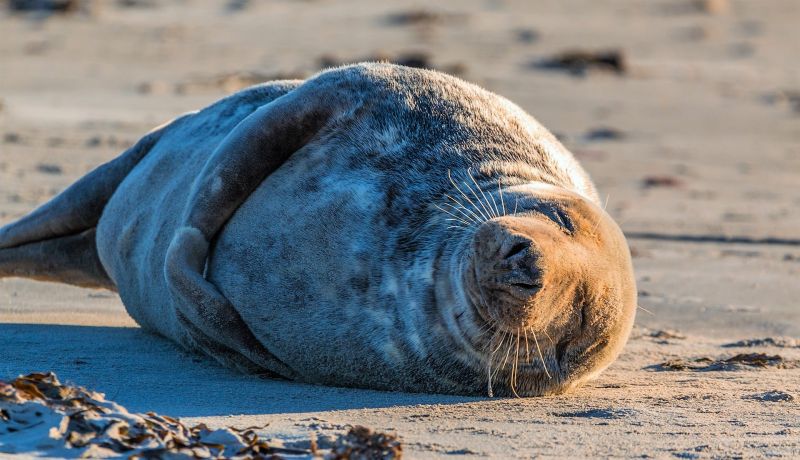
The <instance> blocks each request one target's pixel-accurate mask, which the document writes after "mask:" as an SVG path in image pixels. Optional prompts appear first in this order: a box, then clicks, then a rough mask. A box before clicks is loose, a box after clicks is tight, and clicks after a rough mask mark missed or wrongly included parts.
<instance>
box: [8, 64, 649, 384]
mask: <svg viewBox="0 0 800 460" xmlns="http://www.w3.org/2000/svg"><path fill="white" fill-rule="evenodd" d="M0 276H25V277H30V278H34V279H43V280H49V281H60V282H65V283H71V284H75V285H79V286H88V287H103V288H109V289H114V290H116V291H117V292H119V295H120V297H121V299H122V301H123V303H124V304H125V306H126V308H127V310H128V312H129V313H130V315H131V316H132V317H133V318H134V319H135V320H136V321H137V322H138V323H139V324H140V325H141V326H142V327H143V328H145V329H147V330H150V331H154V332H157V333H159V334H161V335H163V336H165V337H167V338H169V339H171V340H173V341H175V342H176V343H178V344H180V345H181V346H183V347H185V348H187V349H190V350H196V351H200V352H202V353H205V354H207V355H209V356H211V357H213V358H214V359H216V360H217V361H219V362H220V363H223V364H225V365H227V366H230V367H233V368H236V369H239V370H241V371H243V372H248V373H258V374H264V375H269V376H275V377H283V378H288V379H294V380H298V381H304V382H312V383H317V384H325V385H338V386H348V387H365V388H374V389H381V390H398V391H413V392H436V393H452V394H471V395H479V394H489V395H490V396H491V395H504V396H507V395H518V396H533V395H545V394H555V393H561V392H564V391H567V390H569V389H571V388H574V387H576V386H577V385H579V384H580V383H581V382H584V381H586V380H588V379H590V378H592V377H594V376H596V375H597V374H598V373H599V372H600V371H602V370H603V369H604V368H605V367H606V366H608V365H609V364H610V363H611V362H612V361H613V360H614V359H615V358H616V356H617V355H618V353H619V352H620V350H621V348H622V347H623V345H624V343H625V342H626V340H627V337H628V335H629V332H630V329H631V327H632V323H633V318H634V314H635V308H636V307H635V306H636V288H635V282H634V277H633V270H632V266H631V260H630V253H629V250H628V247H627V243H626V241H625V238H624V236H623V234H622V232H621V231H620V229H619V227H618V226H617V225H616V224H615V223H614V222H613V220H612V219H611V218H610V216H609V215H608V214H607V213H606V212H605V211H604V210H603V208H602V207H601V206H600V205H599V200H598V196H597V192H596V190H595V187H594V185H593V184H592V182H591V180H590V179H589V177H588V176H587V174H586V173H585V172H584V171H583V169H581V167H580V166H579V164H578V163H577V162H576V161H575V159H574V158H573V157H572V155H571V154H570V153H569V152H568V151H567V150H566V149H565V148H564V147H563V146H562V145H561V144H560V143H559V142H558V141H557V140H556V139H555V138H554V137H553V136H552V135H551V134H550V133H549V132H548V131H547V130H546V129H544V128H543V127H542V126H541V125H540V124H539V123H538V122H536V121H535V120H534V119H533V118H532V117H531V116H529V115H528V114H526V113H525V112H524V111H523V110H521V109H520V108H518V107H517V106H516V105H514V104H512V103H511V102H509V101H508V100H506V99H504V98H502V97H500V96H497V95H495V94H492V93H490V92H488V91H485V90H483V89H481V88H479V87H477V86H474V85H472V84H469V83H466V82H464V81H461V80H459V79H456V78H454V77H451V76H448V75H445V74H442V73H438V72H433V71H427V70H420V69H411V68H406V67H401V66H394V65H389V64H377V63H365V64H359V65H353V66H346V67H340V68H335V69H330V70H327V71H324V72H322V73H319V74H317V75H316V76H314V77H313V78H311V79H309V80H306V81H279V82H270V83H265V84H262V85H258V86H255V87H251V88H248V89H245V90H242V91H240V92H238V93H235V94H233V95H231V96H229V97H227V98H224V99H222V100H220V101H219V102H217V103H215V104H213V105H211V106H209V107H207V108H205V109H203V110H200V111H198V112H194V113H190V114H186V115H184V116H181V117H179V118H177V119H176V120H174V121H172V122H170V123H168V124H166V125H164V126H162V127H160V128H157V129H156V130H154V131H152V132H151V133H150V134H148V135H146V136H145V137H144V138H142V139H141V140H140V141H139V142H138V143H137V144H136V145H135V146H133V147H132V148H130V149H129V150H128V151H126V152H125V153H123V154H122V155H121V156H120V157H118V158H117V159H115V160H113V161H111V162H109V163H107V164H105V165H102V166H100V167H98V168H97V169H96V170H94V171H92V172H91V173H89V174H88V175H87V176H85V177H84V178H82V179H81V180H79V181H78V182H77V183H75V184H73V185H72V186H71V187H69V188H68V189H67V190H65V191H64V192H62V193H61V194H60V195H58V196H56V197H55V198H53V199H52V200H51V201H50V202H49V203H46V204H45V205H43V206H42V207H41V208H39V209H37V210H35V211H34V212H32V213H31V214H29V215H28V216H26V217H24V218H22V219H21V220H19V221H17V222H15V223H12V224H10V225H8V226H6V227H4V228H2V229H0Z"/></svg>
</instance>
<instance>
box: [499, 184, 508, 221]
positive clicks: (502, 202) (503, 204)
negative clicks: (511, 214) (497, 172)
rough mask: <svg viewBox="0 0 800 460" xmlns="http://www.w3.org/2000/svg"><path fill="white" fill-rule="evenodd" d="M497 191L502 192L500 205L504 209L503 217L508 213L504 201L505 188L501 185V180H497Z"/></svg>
mask: <svg viewBox="0 0 800 460" xmlns="http://www.w3.org/2000/svg"><path fill="white" fill-rule="evenodd" d="M497 191H498V192H500V204H501V205H502V207H503V215H504V216H505V215H506V214H507V212H506V202H505V200H503V186H502V184H500V179H497Z"/></svg>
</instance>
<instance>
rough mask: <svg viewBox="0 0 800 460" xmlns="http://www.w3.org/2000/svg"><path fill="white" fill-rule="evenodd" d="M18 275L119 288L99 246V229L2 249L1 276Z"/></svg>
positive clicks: (112, 288)
mask: <svg viewBox="0 0 800 460" xmlns="http://www.w3.org/2000/svg"><path fill="white" fill-rule="evenodd" d="M8 276H17V277H22V278H31V279H35V280H39V281H57V282H60V283H67V284H72V285H75V286H81V287H89V288H105V289H111V290H115V286H114V282H113V281H111V279H110V278H109V277H108V275H107V274H106V271H105V269H104V268H103V265H102V264H101V263H100V259H99V258H98V257H97V249H96V246H95V229H94V228H92V229H89V230H86V231H84V232H82V233H78V234H77V235H69V236H63V237H60V238H50V239H47V240H42V241H39V242H36V243H30V244H23V245H21V246H16V247H13V248H7V249H0V278H4V277H8Z"/></svg>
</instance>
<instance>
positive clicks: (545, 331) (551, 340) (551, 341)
mask: <svg viewBox="0 0 800 460" xmlns="http://www.w3.org/2000/svg"><path fill="white" fill-rule="evenodd" d="M542 332H544V335H545V336H546V337H547V340H549V341H550V346H554V345H555V344H556V343H555V342H553V339H551V338H550V334H548V333H547V329H544V330H543V331H542Z"/></svg>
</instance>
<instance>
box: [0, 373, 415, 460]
mask: <svg viewBox="0 0 800 460" xmlns="http://www.w3.org/2000/svg"><path fill="white" fill-rule="evenodd" d="M259 428H263V427H250V428H244V429H237V428H221V429H211V428H209V427H208V426H206V425H205V424H199V425H194V426H187V425H184V424H183V423H181V421H180V420H178V419H175V418H172V417H168V416H165V415H158V414H156V413H153V412H148V413H147V414H131V413H129V412H128V411H127V410H126V409H125V408H124V407H122V406H120V405H118V404H116V403H114V402H112V401H107V400H106V399H105V397H104V396H103V395H102V394H100V393H95V392H92V391H89V390H86V389H84V388H81V387H74V386H67V385H62V384H61V383H60V382H59V381H58V378H57V377H56V376H55V374H53V373H34V374H29V375H26V376H23V377H18V378H16V379H14V380H13V381H11V382H3V381H0V453H25V452H29V453H30V452H38V453H42V452H44V453H46V454H47V455H50V456H56V457H72V458H75V457H82V458H86V457H99V456H109V455H111V456H119V454H124V455H125V456H126V457H127V458H130V459H150V458H164V457H167V456H168V457H170V458H195V459H197V458H242V459H244V458H248V459H261V458H281V457H283V458H286V457H288V458H292V457H303V458H308V457H312V456H314V457H325V458H335V459H346V458H358V459H373V458H400V457H401V455H402V447H401V444H400V441H399V440H398V439H397V437H395V436H393V435H388V434H385V433H379V432H375V431H372V430H370V429H368V428H364V427H355V428H352V429H351V430H350V431H349V432H348V433H347V434H345V435H342V436H340V437H339V439H337V441H336V442H335V443H334V446H333V448H332V450H331V451H330V452H328V453H324V452H321V451H320V450H319V449H317V447H316V443H315V442H313V441H312V442H310V444H309V445H310V447H311V448H310V449H294V448H286V447H283V446H282V445H280V444H279V443H278V444H275V443H273V442H271V441H267V440H265V439H262V438H261V437H259V436H258V434H256V430H257V429H259Z"/></svg>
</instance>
